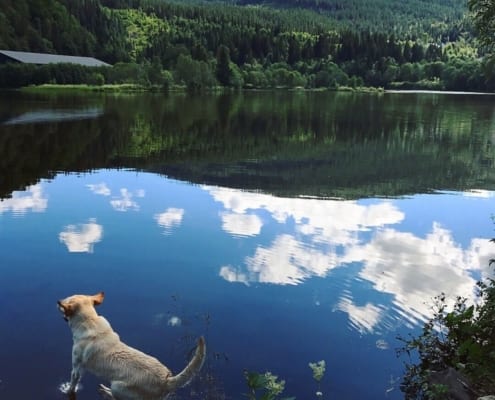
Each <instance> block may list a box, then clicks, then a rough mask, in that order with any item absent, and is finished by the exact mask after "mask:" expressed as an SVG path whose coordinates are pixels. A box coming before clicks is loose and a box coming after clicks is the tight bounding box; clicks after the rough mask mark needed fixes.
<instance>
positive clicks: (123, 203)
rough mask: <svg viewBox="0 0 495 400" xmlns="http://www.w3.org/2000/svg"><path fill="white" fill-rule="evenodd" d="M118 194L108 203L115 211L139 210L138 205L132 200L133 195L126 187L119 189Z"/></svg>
mask: <svg viewBox="0 0 495 400" xmlns="http://www.w3.org/2000/svg"><path fill="white" fill-rule="evenodd" d="M120 196H121V197H116V198H114V199H113V200H111V201H110V204H111V205H112V207H113V208H114V209H115V210H116V211H122V212H126V211H129V210H135V211H138V210H139V205H138V204H137V203H136V202H135V201H134V200H133V197H134V195H133V194H132V193H131V192H129V190H128V189H126V188H122V189H120Z"/></svg>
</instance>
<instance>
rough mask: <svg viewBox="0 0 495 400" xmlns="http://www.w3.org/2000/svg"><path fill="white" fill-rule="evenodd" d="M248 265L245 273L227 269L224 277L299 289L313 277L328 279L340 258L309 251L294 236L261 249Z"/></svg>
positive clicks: (315, 250)
mask: <svg viewBox="0 0 495 400" xmlns="http://www.w3.org/2000/svg"><path fill="white" fill-rule="evenodd" d="M245 264H246V269H247V271H246V272H245V273H239V271H237V270H236V269H235V268H233V267H232V266H224V267H222V269H221V270H220V275H221V276H222V277H223V278H224V279H226V280H228V281H229V282H243V283H247V282H261V283H275V284H280V285H286V284H290V285H295V284H298V283H301V282H302V281H303V280H304V279H306V278H308V277H310V276H315V275H316V276H324V275H325V274H326V273H327V271H328V270H330V269H332V268H334V267H335V266H336V265H337V258H336V255H335V254H334V253H326V252H324V251H320V250H317V249H315V248H309V247H307V246H305V245H304V244H303V243H301V242H300V241H298V240H296V239H295V238H294V237H292V236H290V235H280V236H278V237H277V238H276V239H275V241H274V242H273V243H272V245H271V247H269V248H264V247H258V248H257V249H256V252H255V254H254V255H253V256H252V257H247V258H246V260H245Z"/></svg>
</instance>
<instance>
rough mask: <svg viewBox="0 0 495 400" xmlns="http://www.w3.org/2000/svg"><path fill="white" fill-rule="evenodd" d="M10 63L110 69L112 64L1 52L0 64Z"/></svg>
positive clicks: (43, 54)
mask: <svg viewBox="0 0 495 400" xmlns="http://www.w3.org/2000/svg"><path fill="white" fill-rule="evenodd" d="M8 62H13V63H23V64H36V65H43V64H53V63H69V64H79V65H85V66H87V67H102V66H107V67H109V66H110V64H107V63H106V62H103V61H101V60H98V59H96V58H93V57H77V56H61V55H58V54H46V53H29V52H26V51H11V50H0V64H5V63H8Z"/></svg>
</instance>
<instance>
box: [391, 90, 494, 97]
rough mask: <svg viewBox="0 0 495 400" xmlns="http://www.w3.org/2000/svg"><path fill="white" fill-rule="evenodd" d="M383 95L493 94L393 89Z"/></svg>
mask: <svg viewBox="0 0 495 400" xmlns="http://www.w3.org/2000/svg"><path fill="white" fill-rule="evenodd" d="M385 93H400V94H421V93H424V94H455V95H459V94H464V95H466V94H467V95H480V96H493V95H495V93H490V92H461V91H450V90H420V89H411V90H395V89H385Z"/></svg>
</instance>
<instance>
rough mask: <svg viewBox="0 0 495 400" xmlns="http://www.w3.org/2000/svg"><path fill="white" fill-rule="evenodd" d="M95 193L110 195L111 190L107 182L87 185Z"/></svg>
mask: <svg viewBox="0 0 495 400" xmlns="http://www.w3.org/2000/svg"><path fill="white" fill-rule="evenodd" d="M86 187H88V188H89V190H91V191H92V192H93V193H94V194H99V195H101V196H110V194H111V191H110V188H109V187H108V186H107V184H106V183H105V182H102V183H94V184H89V185H86Z"/></svg>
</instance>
